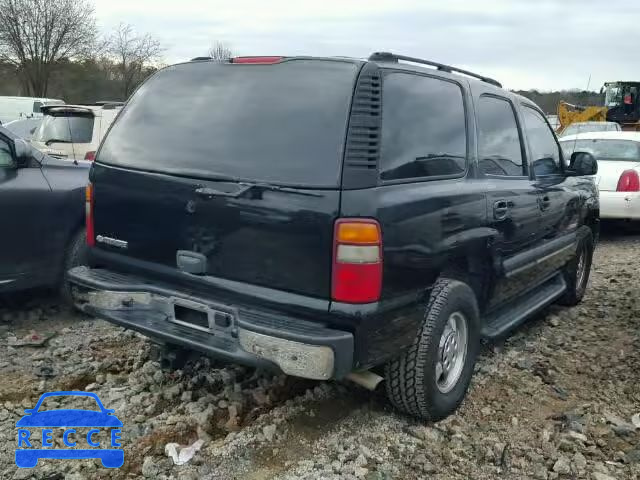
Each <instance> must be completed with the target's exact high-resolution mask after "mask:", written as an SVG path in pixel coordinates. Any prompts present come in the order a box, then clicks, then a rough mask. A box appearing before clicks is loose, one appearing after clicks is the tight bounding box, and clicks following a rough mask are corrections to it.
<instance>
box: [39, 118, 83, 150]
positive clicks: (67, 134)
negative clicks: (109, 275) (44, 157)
mask: <svg viewBox="0 0 640 480" xmlns="http://www.w3.org/2000/svg"><path fill="white" fill-rule="evenodd" d="M93 122H94V118H93V115H91V114H82V113H61V114H56V115H45V117H44V119H43V120H42V123H41V124H40V127H38V130H36V131H35V133H34V134H33V140H34V141H36V142H43V143H46V142H49V141H52V142H55V143H91V139H92V138H93Z"/></svg>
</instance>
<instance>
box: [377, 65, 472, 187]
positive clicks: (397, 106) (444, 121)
mask: <svg viewBox="0 0 640 480" xmlns="http://www.w3.org/2000/svg"><path fill="white" fill-rule="evenodd" d="M382 105H383V107H382V152H381V154H382V158H381V177H382V179H383V180H397V179H405V178H420V177H433V176H440V175H458V174H462V173H463V172H464V171H465V169H466V157H467V136H466V135H467V134H466V126H465V117H464V105H463V101H462V91H461V90H460V87H459V86H458V85H456V84H454V83H451V82H447V81H444V80H439V79H436V78H430V77H422V76H418V75H410V74H404V73H391V74H389V75H387V76H386V77H385V78H384V83H383V100H382Z"/></svg>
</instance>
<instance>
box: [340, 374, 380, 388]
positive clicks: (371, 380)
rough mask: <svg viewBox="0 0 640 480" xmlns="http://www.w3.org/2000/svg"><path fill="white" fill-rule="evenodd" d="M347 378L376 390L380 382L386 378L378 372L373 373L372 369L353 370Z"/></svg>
mask: <svg viewBox="0 0 640 480" xmlns="http://www.w3.org/2000/svg"><path fill="white" fill-rule="evenodd" d="M345 378H346V379H347V380H350V381H352V382H353V383H356V384H358V385H360V386H361V387H364V388H366V389H367V390H370V391H374V390H375V389H376V388H377V387H378V385H379V384H380V382H382V381H383V380H384V378H383V377H381V376H380V375H378V374H377V373H373V372H372V371H371V370H363V371H360V372H351V373H349V374H348V375H347V376H346V377H345Z"/></svg>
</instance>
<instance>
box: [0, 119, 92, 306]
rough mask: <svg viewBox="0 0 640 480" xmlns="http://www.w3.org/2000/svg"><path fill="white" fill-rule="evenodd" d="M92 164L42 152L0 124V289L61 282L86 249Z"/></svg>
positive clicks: (55, 284)
mask: <svg viewBox="0 0 640 480" xmlns="http://www.w3.org/2000/svg"><path fill="white" fill-rule="evenodd" d="M88 172H89V169H88V164H86V163H85V165H74V164H73V163H71V162H65V161H62V160H58V159H55V158H52V157H48V156H46V155H44V154H43V153H42V152H39V151H38V150H36V149H35V148H33V147H32V146H31V145H29V143H28V142H26V141H25V140H24V139H22V138H19V137H18V136H17V135H15V134H14V133H12V132H10V131H9V130H7V129H5V128H2V127H0V206H1V207H2V213H0V216H1V218H2V233H1V234H0V292H6V291H14V290H19V289H25V288H30V287H37V286H52V287H53V286H59V285H62V284H63V283H64V285H63V287H62V293H63V294H64V295H65V296H67V298H69V295H70V291H69V289H68V288H67V285H66V282H63V280H64V278H65V277H64V274H65V272H66V270H68V269H69V268H70V267H71V266H73V265H78V264H80V263H81V261H82V258H83V252H84V238H85V235H84V189H85V186H86V184H87V181H88Z"/></svg>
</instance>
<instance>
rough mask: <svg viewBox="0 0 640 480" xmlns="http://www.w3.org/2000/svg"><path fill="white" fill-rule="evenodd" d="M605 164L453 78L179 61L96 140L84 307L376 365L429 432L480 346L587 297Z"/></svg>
mask: <svg viewBox="0 0 640 480" xmlns="http://www.w3.org/2000/svg"><path fill="white" fill-rule="evenodd" d="M405 61H408V62H411V63H406V62H405ZM434 67H435V68H434ZM470 77H471V78H470ZM212 105H215V108H212ZM596 171H597V164H596V162H595V160H594V159H593V157H592V156H591V155H589V154H587V153H578V154H575V155H573V157H572V164H571V168H570V167H569V164H568V162H565V157H564V156H563V154H562V150H561V149H560V146H559V145H558V142H557V139H556V136H555V134H554V132H553V130H552V129H551V128H550V126H549V124H548V123H547V121H546V118H545V116H544V114H543V113H542V111H541V110H540V109H539V108H538V107H537V106H536V105H535V104H534V103H532V102H531V101H529V100H527V99H526V98H524V97H521V96H518V95H515V94H513V93H511V92H509V91H507V90H505V89H503V88H501V86H500V84H499V83H498V82H496V81H495V80H492V79H489V78H486V77H483V76H481V75H477V74H474V73H471V72H466V71H464V70H459V69H457V68H455V67H452V66H444V65H440V64H437V63H434V62H429V61H427V60H421V59H415V58H409V57H403V56H397V55H393V54H389V53H378V54H373V55H372V56H371V57H370V58H369V60H368V61H362V60H356V59H347V58H310V57H304V58H295V57H293V58H282V57H244V58H237V59H233V60H232V61H230V62H217V61H206V60H204V61H193V62H188V63H185V64H181V65H174V66H172V67H170V68H167V69H164V70H161V71H159V72H158V73H156V74H155V75H154V76H152V77H151V78H150V79H149V80H148V81H147V82H146V83H145V84H144V85H143V86H142V87H141V88H140V89H139V90H138V91H137V92H136V93H135V94H134V95H133V97H132V99H131V100H130V101H129V102H128V104H127V106H126V107H125V109H124V110H123V112H122V114H121V115H120V116H119V117H118V120H117V121H116V123H115V124H114V126H113V128H112V129H111V130H110V132H109V134H108V135H107V137H106V138H105V141H104V142H103V144H102V146H101V148H100V151H99V153H98V157H97V158H96V161H95V162H94V163H93V165H92V169H91V175H90V178H91V182H92V183H91V185H90V187H89V188H88V192H87V241H88V243H89V245H91V247H92V248H90V257H89V266H81V267H77V268H74V269H72V270H71V271H70V272H69V278H70V279H71V280H72V282H73V283H74V284H75V286H77V289H78V296H77V298H78V299H79V305H80V307H81V308H82V309H84V310H85V311H86V312H88V313H90V314H91V315H95V316H98V317H101V318H104V319H106V320H108V321H111V322H114V323H116V324H118V325H121V326H125V327H126V328H129V329H132V330H136V331H139V332H142V333H143V334H145V335H147V336H149V337H150V338H151V339H153V340H155V341H157V342H159V343H161V344H163V345H164V347H165V348H167V349H171V348H178V347H180V348H185V347H186V348H190V349H194V350H197V351H200V352H203V353H205V354H208V355H211V356H213V357H217V358H220V359H226V360H228V361H232V362H237V363H241V364H247V365H253V366H266V367H271V368H275V369H280V370H281V371H283V372H285V373H287V374H290V375H297V376H300V377H306V378H313V379H330V378H343V377H348V378H350V379H352V380H354V381H358V382H360V383H361V384H367V385H369V386H371V384H372V383H374V382H369V381H367V379H371V378H372V377H373V379H375V380H376V381H377V380H381V379H382V378H381V377H380V376H379V373H383V372H384V376H385V379H386V388H387V393H388V396H389V398H390V400H391V402H392V403H393V404H394V405H395V406H396V407H397V408H398V409H401V410H403V411H405V412H408V413H410V414H412V415H415V416H418V417H422V418H425V419H432V420H437V419H441V418H443V417H445V416H447V415H449V414H451V413H452V412H453V411H454V410H455V409H456V408H457V407H458V405H459V404H460V402H462V400H463V398H464V396H465V392H466V390H467V387H468V385H469V382H470V380H471V376H472V375H473V371H474V364H475V361H476V356H477V354H478V351H479V347H480V341H481V339H483V338H495V337H498V336H502V335H505V334H506V333H507V332H509V331H511V330H512V329H513V328H515V327H516V326H518V325H519V324H521V323H522V322H523V321H525V320H526V319H527V318H529V317H530V316H531V315H532V314H534V313H535V312H538V311H540V310H541V309H542V308H544V307H545V306H547V305H549V304H551V303H553V302H556V301H559V302H562V303H564V304H567V305H575V304H577V303H578V302H580V301H581V299H582V297H583V295H584V293H585V289H586V286H587V280H588V278H589V271H590V266H591V258H592V253H593V248H594V245H595V242H596V239H597V236H598V227H599V223H598V221H599V220H598V195H597V190H596V188H595V185H594V184H593V182H592V181H591V179H590V178H588V177H587V175H593V174H595V173H596ZM174 354H175V352H174ZM166 358H167V359H169V358H171V355H167V357H166ZM174 358H175V357H174Z"/></svg>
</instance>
